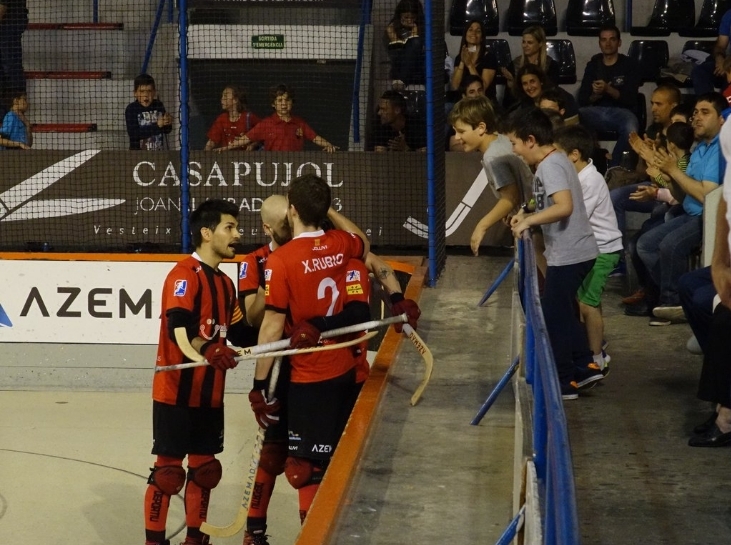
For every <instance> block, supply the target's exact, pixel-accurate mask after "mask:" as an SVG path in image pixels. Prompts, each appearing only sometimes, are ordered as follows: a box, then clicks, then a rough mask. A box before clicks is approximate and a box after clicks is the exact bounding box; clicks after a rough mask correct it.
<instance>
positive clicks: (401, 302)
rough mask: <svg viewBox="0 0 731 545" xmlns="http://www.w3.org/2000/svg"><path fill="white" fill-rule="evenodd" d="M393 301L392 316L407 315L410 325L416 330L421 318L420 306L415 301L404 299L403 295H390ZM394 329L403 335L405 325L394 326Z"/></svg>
mask: <svg viewBox="0 0 731 545" xmlns="http://www.w3.org/2000/svg"><path fill="white" fill-rule="evenodd" d="M390 299H391V314H393V315H394V316H398V315H399V314H404V313H405V314H406V316H408V319H409V321H408V324H409V325H410V326H411V327H413V328H414V329H416V326H417V323H418V321H419V316H421V309H420V308H419V305H417V304H416V301H414V300H413V299H404V294H403V293H392V294H391V295H390ZM393 327H394V329H395V330H396V331H397V332H398V333H401V331H403V327H404V326H403V324H401V323H398V324H393Z"/></svg>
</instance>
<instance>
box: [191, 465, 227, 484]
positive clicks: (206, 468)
mask: <svg viewBox="0 0 731 545" xmlns="http://www.w3.org/2000/svg"><path fill="white" fill-rule="evenodd" d="M222 473H223V468H222V467H221V462H219V461H218V460H216V459H215V458H214V459H213V460H211V461H210V462H206V463H205V464H203V465H201V466H198V467H189V468H188V479H189V480H191V481H193V482H194V483H195V484H197V485H198V486H200V487H201V488H205V489H206V490H210V489H212V488H216V486H217V485H218V483H220V482H221V475H222Z"/></svg>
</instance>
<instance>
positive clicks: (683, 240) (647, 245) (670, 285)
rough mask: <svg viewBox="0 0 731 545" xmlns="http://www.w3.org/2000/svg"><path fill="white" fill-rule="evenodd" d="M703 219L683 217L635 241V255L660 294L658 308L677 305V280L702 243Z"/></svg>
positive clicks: (672, 220) (654, 228)
mask: <svg viewBox="0 0 731 545" xmlns="http://www.w3.org/2000/svg"><path fill="white" fill-rule="evenodd" d="M702 237H703V217H702V216H689V215H688V214H682V215H680V216H677V217H675V218H672V219H670V220H668V221H666V222H665V223H662V224H660V225H658V226H657V227H653V228H652V229H650V230H649V231H648V232H647V233H645V234H644V235H642V236H641V237H640V238H639V240H638V241H637V253H638V254H639V256H640V259H642V262H643V263H644V264H645V267H647V270H648V272H649V273H650V278H651V279H652V281H653V282H654V283H655V284H656V285H657V286H658V288H659V290H660V304H661V305H679V304H680V298H679V296H678V279H679V278H680V277H681V276H682V275H683V274H684V273H686V272H687V271H688V256H689V255H690V253H691V252H692V251H693V250H695V249H696V248H697V247H698V246H699V245H700V243H701V240H702Z"/></svg>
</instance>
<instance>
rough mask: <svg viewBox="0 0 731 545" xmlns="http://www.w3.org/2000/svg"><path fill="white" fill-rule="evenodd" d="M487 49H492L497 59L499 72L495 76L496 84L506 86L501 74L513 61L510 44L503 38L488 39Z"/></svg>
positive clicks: (486, 41)
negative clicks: (502, 69)
mask: <svg viewBox="0 0 731 545" xmlns="http://www.w3.org/2000/svg"><path fill="white" fill-rule="evenodd" d="M485 47H486V48H488V49H490V50H491V51H492V53H493V54H494V55H495V58H496V59H497V66H498V70H497V73H496V74H495V83H497V84H499V85H505V77H504V76H503V75H502V74H501V73H500V68H507V67H508V66H509V65H510V63H511V62H512V60H513V56H512V54H511V53H510V44H509V43H508V41H507V40H504V39H501V38H488V39H486V40H485Z"/></svg>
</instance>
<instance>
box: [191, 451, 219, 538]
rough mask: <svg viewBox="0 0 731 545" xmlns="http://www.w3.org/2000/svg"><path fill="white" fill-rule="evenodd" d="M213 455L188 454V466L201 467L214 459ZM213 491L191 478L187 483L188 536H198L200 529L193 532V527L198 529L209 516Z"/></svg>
mask: <svg viewBox="0 0 731 545" xmlns="http://www.w3.org/2000/svg"><path fill="white" fill-rule="evenodd" d="M213 459H214V457H213V456H208V455H206V456H203V455H195V454H191V455H188V468H189V469H190V468H196V467H200V466H202V465H203V464H206V463H208V462H210V461H211V460H213ZM210 497H211V491H210V490H209V489H208V488H201V487H200V486H198V485H197V484H196V483H195V482H193V481H191V480H190V478H189V479H188V481H187V482H186V483H185V524H186V526H187V527H188V536H190V537H197V536H198V535H200V532H199V531H194V532H192V533H191V529H195V530H198V529H199V528H200V527H201V524H202V523H203V521H205V520H206V517H207V516H208V500H209V499H210Z"/></svg>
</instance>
